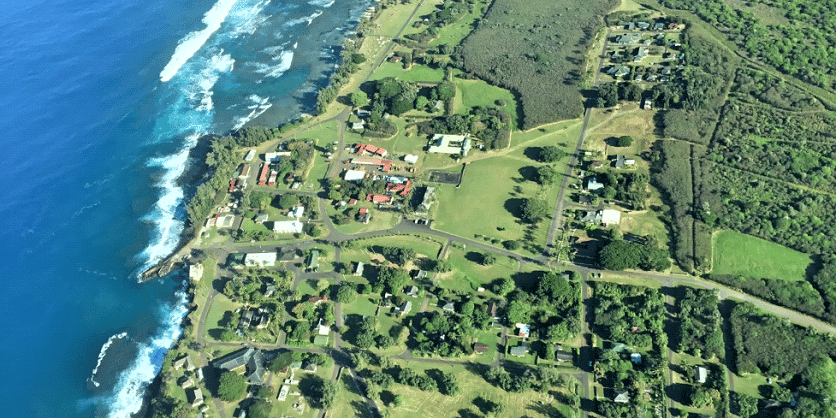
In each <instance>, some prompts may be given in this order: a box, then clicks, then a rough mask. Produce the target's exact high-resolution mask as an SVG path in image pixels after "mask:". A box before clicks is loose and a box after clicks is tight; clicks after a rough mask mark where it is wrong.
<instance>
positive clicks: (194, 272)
mask: <svg viewBox="0 0 836 418" xmlns="http://www.w3.org/2000/svg"><path fill="white" fill-rule="evenodd" d="M202 277H203V264H189V280H191V281H193V282H199V281H200V279H201V278H202Z"/></svg>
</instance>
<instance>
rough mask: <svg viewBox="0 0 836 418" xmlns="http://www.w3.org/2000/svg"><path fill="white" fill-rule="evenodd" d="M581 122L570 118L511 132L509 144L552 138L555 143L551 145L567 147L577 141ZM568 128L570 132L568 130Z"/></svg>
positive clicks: (517, 144)
mask: <svg viewBox="0 0 836 418" xmlns="http://www.w3.org/2000/svg"><path fill="white" fill-rule="evenodd" d="M582 122H583V121H582V120H580V119H570V120H565V121H562V122H557V123H552V124H549V125H544V126H541V127H539V128H536V129H529V130H527V131H516V132H513V133H512V134H511V146H514V147H516V146H519V145H522V144H524V143H526V142H529V141H533V140H539V139H544V138H554V140H555V142H556V143H555V144H553V145H557V144H562V145H566V146H567V147H568V146H570V145H571V144H574V143H575V142H577V140H578V135H580V133H581V125H582ZM570 130H571V132H572V133H569V132H568V131H570ZM571 138H574V141H571Z"/></svg>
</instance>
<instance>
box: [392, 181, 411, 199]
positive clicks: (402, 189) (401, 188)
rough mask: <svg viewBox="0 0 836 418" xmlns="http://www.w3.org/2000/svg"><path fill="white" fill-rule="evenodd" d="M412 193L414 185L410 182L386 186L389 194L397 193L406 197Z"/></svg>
mask: <svg viewBox="0 0 836 418" xmlns="http://www.w3.org/2000/svg"><path fill="white" fill-rule="evenodd" d="M410 191H412V183H411V182H410V181H409V180H407V181H406V183H401V184H394V183H388V184H386V192H387V193H397V194H398V195H400V196H406V195H408V194H409V192H410Z"/></svg>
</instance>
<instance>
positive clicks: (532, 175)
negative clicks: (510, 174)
mask: <svg viewBox="0 0 836 418" xmlns="http://www.w3.org/2000/svg"><path fill="white" fill-rule="evenodd" d="M517 172H518V173H520V176H522V178H523V179H524V180H525V181H533V182H537V168H535V167H534V166H530V165H528V166H525V167H520V169H519V170H517Z"/></svg>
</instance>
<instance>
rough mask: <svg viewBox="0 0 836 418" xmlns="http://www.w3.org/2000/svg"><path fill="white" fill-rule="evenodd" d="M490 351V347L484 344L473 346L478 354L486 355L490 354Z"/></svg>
mask: <svg viewBox="0 0 836 418" xmlns="http://www.w3.org/2000/svg"><path fill="white" fill-rule="evenodd" d="M488 350H490V347H488V346H487V345H486V344H482V343H476V344H473V351H474V352H475V353H476V354H485V353H487V352H488Z"/></svg>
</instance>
